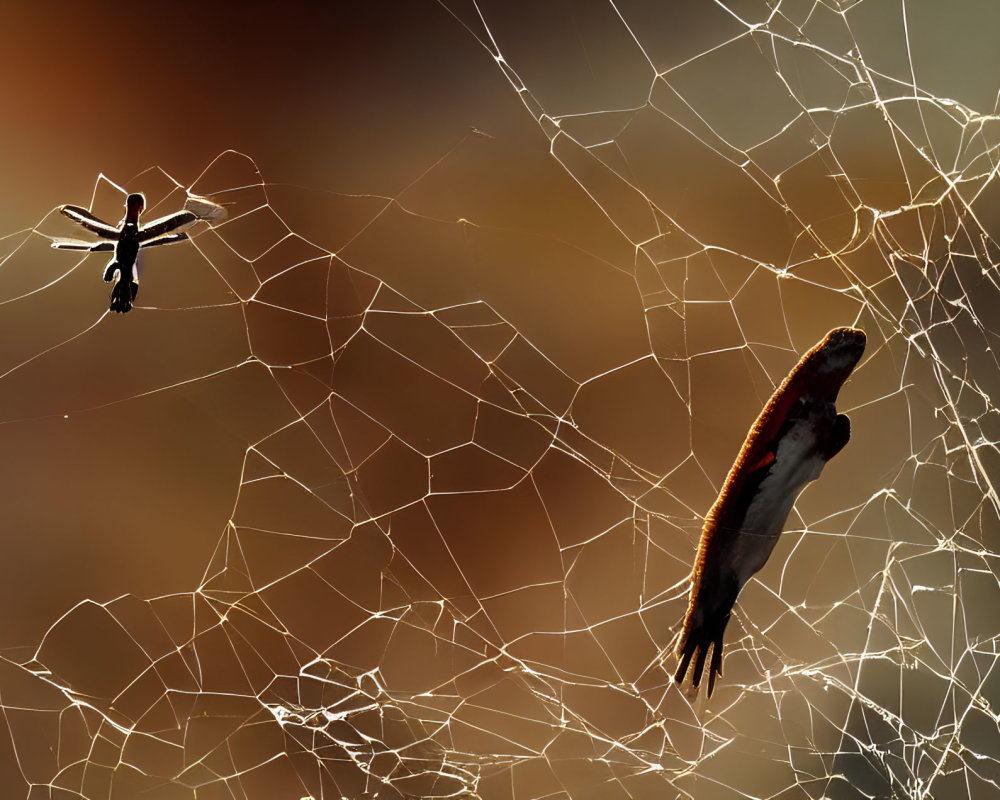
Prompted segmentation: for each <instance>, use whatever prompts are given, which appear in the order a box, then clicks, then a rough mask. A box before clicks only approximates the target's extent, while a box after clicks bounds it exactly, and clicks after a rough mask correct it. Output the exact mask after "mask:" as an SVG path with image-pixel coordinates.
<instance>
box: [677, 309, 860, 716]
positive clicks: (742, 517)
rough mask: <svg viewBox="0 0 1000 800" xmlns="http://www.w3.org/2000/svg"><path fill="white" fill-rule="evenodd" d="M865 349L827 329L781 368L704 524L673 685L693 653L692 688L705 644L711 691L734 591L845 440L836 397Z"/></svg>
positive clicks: (846, 425) (841, 331)
mask: <svg viewBox="0 0 1000 800" xmlns="http://www.w3.org/2000/svg"><path fill="white" fill-rule="evenodd" d="M864 350H865V334H864V332H863V331H860V330H857V329H854V328H835V329H834V330H832V331H830V332H829V333H828V334H827V335H826V336H825V337H824V338H823V340H822V341H821V342H819V343H818V344H817V345H816V346H814V347H813V348H812V349H811V350H809V351H808V352H807V353H806V354H805V355H804V356H802V359H801V360H800V361H799V363H798V364H796V365H795V367H794V368H793V369H792V371H791V372H790V373H788V376H787V377H786V378H785V379H784V381H782V383H781V385H780V386H779V387H778V389H777V390H776V391H775V392H774V394H773V395H771V399H770V400H768V401H767V405H765V406H764V410H763V411H761V412H760V416H758V417H757V420H756V421H755V422H754V424H753V427H752V428H751V429H750V433H749V434H747V438H746V441H745V442H743V447H742V449H741V450H740V454H739V455H738V456H737V457H736V463H735V464H733V467H732V469H731V470H729V476H728V477H727V478H726V483H725V485H724V486H723V487H722V491H721V492H720V493H719V497H718V499H716V501H715V504H714V505H713V506H712V508H711V510H710V511H709V512H708V515H707V516H706V517H705V524H704V526H703V527H702V531H701V542H700V543H699V545H698V556H697V558H696V559H695V564H694V569H693V570H692V572H691V593H690V596H689V600H688V610H687V614H686V616H685V617H684V625H683V627H682V629H681V634H680V638H679V639H678V642H677V647H676V653H677V655H678V657H679V659H680V664H679V665H678V667H677V673H676V674H675V675H674V679H675V680H676V681H677V682H678V683H683V681H684V678H685V676H686V675H687V672H688V667H689V666H690V664H691V659H692V658H693V657H694V656H695V654H697V659H696V660H695V662H694V670H693V672H692V676H691V683H692V685H693V686H694V688H695V690H696V691H697V688H698V685H699V683H701V677H702V673H703V671H704V669H705V658H706V656H707V655H708V648H709V647H710V646H711V647H712V663H711V666H710V667H709V672H708V696H709V697H711V696H712V691H713V690H714V688H715V678H716V676H719V677H722V636H723V633H725V630H726V625H727V623H728V622H729V617H730V614H731V613H732V610H733V605H734V604H735V603H736V598H737V596H738V595H739V593H740V590H741V589H742V588H743V586H744V584H745V583H746V582H747V581H748V580H749V579H750V577H751V576H752V575H754V573H756V572H757V571H758V570H760V569H761V567H763V566H764V564H765V562H766V561H767V559H768V557H769V556H770V555H771V551H772V550H774V546H775V544H776V543H777V541H778V537H779V536H780V535H781V530H782V528H783V527H784V525H785V520H786V519H787V518H788V514H789V512H790V511H791V510H792V506H793V505H794V503H795V499H796V498H797V497H798V495H799V493H800V492H801V491H802V489H803V488H804V487H805V485H806V484H807V483H810V482H811V481H814V480H816V478H818V477H819V474H820V472H822V470H823V467H824V466H825V465H826V462H827V461H829V460H830V459H831V458H833V457H834V456H835V455H837V453H839V452H840V450H841V449H842V448H843V447H844V445H846V444H847V442H848V440H849V439H850V438H851V425H850V421H849V420H848V418H847V417H846V416H844V415H843V414H838V413H837V408H836V405H835V403H836V400H837V394H838V392H839V391H840V387H841V386H843V384H844V381H846V380H847V378H848V376H849V375H850V374H851V372H852V371H853V370H854V368H855V366H857V364H858V361H860V360H861V356H862V354H863V353H864Z"/></svg>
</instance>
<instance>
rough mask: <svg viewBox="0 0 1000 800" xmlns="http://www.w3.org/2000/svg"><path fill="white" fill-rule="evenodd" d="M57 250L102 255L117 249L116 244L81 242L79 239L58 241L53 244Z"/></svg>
mask: <svg viewBox="0 0 1000 800" xmlns="http://www.w3.org/2000/svg"><path fill="white" fill-rule="evenodd" d="M52 247H53V248H55V249H56V250H77V251H80V250H83V251H85V252H88V253H100V252H104V251H108V250H114V249H115V243H114V242H107V241H105V242H81V241H80V240H79V239H57V240H56V241H54V242H52Z"/></svg>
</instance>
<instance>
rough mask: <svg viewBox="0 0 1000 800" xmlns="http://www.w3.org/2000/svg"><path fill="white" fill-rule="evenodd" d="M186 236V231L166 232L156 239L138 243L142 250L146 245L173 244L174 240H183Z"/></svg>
mask: <svg viewBox="0 0 1000 800" xmlns="http://www.w3.org/2000/svg"><path fill="white" fill-rule="evenodd" d="M187 238H188V235H187V234H186V233H168V234H167V235H166V236H159V237H157V238H156V239H150V240H149V241H147V242H143V243H142V244H140V245H139V247H141V248H142V249H143V250H145V249H146V248H147V247H159V246H160V245H161V244H173V243H174V242H183V241H184V240H185V239H187Z"/></svg>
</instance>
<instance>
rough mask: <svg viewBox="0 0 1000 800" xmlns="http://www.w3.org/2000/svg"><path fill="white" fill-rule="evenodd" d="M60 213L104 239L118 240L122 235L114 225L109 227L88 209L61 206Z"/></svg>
mask: <svg viewBox="0 0 1000 800" xmlns="http://www.w3.org/2000/svg"><path fill="white" fill-rule="evenodd" d="M59 212H60V213H61V214H63V215H64V216H67V217H69V218H70V219H71V220H73V222H75V223H76V224H77V225H81V226H83V227H84V228H86V229H87V230H88V231H91V232H93V233H96V234H97V235H98V236H100V237H101V238H102V239H115V240H117V239H118V236H119V234H120V233H121V232H120V231H119V230H118V228H116V227H115V226H114V225H109V224H108V223H107V222H105V221H104V220H103V219H101V218H100V217H95V216H94V215H93V214H91V213H90V212H89V211H88V210H87V209H85V208H81V207H80V206H59Z"/></svg>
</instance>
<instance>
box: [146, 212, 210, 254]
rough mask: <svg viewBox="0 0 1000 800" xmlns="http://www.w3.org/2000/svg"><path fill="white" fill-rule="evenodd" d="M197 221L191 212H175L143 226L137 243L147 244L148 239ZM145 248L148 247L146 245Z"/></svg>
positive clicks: (196, 216)
mask: <svg viewBox="0 0 1000 800" xmlns="http://www.w3.org/2000/svg"><path fill="white" fill-rule="evenodd" d="M197 221H198V215H197V214H195V213H194V212H192V211H175V212H174V213H173V214H169V215H167V216H166V217H160V218H159V219H154V220H153V221H152V222H150V223H149V224H148V225H143V226H142V228H141V229H140V230H139V242H140V243H144V242H149V240H150V239H155V238H157V237H159V236H163V235H164V234H166V233H170V232H171V231H175V230H177V229H178V228H181V227H183V226H185V225H190V224H191V223H193V222H197ZM146 246H147V247H149V245H148V244H147V245H146Z"/></svg>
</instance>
